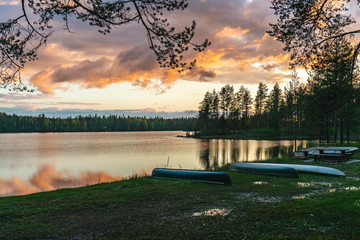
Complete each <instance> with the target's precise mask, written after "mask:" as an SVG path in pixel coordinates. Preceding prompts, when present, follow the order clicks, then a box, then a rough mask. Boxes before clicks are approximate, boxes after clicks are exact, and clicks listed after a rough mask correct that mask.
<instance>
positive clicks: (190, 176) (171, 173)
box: [152, 168, 231, 185]
mask: <svg viewBox="0 0 360 240" xmlns="http://www.w3.org/2000/svg"><path fill="white" fill-rule="evenodd" d="M152 176H153V177H157V178H164V179H176V180H193V181H198V182H207V183H217V184H226V185H229V184H231V179H230V177H229V175H228V174H227V173H225V172H213V171H201V170H186V169H168V168H154V170H153V171H152Z"/></svg>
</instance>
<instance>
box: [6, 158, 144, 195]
mask: <svg viewBox="0 0 360 240" xmlns="http://www.w3.org/2000/svg"><path fill="white" fill-rule="evenodd" d="M143 175H145V173H144V174H143ZM122 179H123V178H122V177H118V176H110V175H109V174H107V173H105V172H85V173H81V174H80V175H79V176H77V177H75V176H71V175H70V174H69V172H67V171H56V170H55V168H54V167H53V166H49V165H48V166H44V167H42V168H41V169H40V170H39V171H38V172H37V173H35V174H34V175H33V176H32V177H31V178H30V179H28V181H25V180H21V179H19V178H16V177H14V178H12V179H10V180H8V179H0V197H5V196H13V195H25V194H31V193H35V192H43V191H51V190H56V189H60V188H75V187H81V186H87V185H93V184H97V183H105V182H113V181H119V180H122Z"/></svg>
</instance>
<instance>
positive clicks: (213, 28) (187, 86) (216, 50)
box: [0, 0, 290, 117]
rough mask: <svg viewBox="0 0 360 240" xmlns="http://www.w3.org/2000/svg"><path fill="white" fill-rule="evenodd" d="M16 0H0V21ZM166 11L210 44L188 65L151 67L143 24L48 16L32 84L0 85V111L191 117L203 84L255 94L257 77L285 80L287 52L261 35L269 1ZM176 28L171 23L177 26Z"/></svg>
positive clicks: (14, 12)
mask: <svg viewBox="0 0 360 240" xmlns="http://www.w3.org/2000/svg"><path fill="white" fill-rule="evenodd" d="M19 3H20V1H18V0H1V1H0V20H1V21H6V20H7V19H8V18H13V17H16V16H18V15H19V11H20V10H21V7H20V5H19ZM169 16H170V22H171V23H173V24H174V25H176V26H179V27H181V26H185V25H187V26H190V25H191V21H192V20H195V21H196V22H197V29H196V33H195V41H196V40H198V41H197V42H201V41H202V40H204V39H205V38H208V39H209V40H210V41H211V42H212V45H211V46H210V47H209V48H207V49H206V51H204V52H203V53H194V52H191V53H190V57H192V58H196V59H197V66H196V68H195V69H194V70H192V71H191V72H186V73H183V74H178V73H176V72H174V71H172V70H169V69H163V68H159V65H158V64H157V62H156V60H155V56H154V53H153V52H152V51H151V50H150V49H149V47H148V43H147V40H146V33H145V30H144V28H143V27H142V26H141V25H139V24H137V23H133V24H129V25H125V26H123V27H121V28H118V29H114V30H113V32H112V33H111V34H110V35H106V36H103V35H101V34H100V33H98V32H97V29H96V28H94V27H91V26H88V24H86V23H82V22H79V21H75V20H72V21H70V29H71V31H73V32H74V33H69V32H67V31H66V30H64V29H63V28H64V24H63V23H62V22H60V21H59V22H55V23H54V26H55V30H56V31H55V32H54V33H53V35H52V37H51V38H50V40H49V41H48V44H47V46H46V47H44V48H42V49H41V51H40V54H39V60H38V61H36V62H32V63H31V64H29V65H27V66H26V68H25V69H24V71H23V72H22V76H23V78H24V79H25V80H27V81H29V82H30V83H31V84H32V85H33V86H34V87H35V88H36V89H37V90H36V91H35V92H34V93H10V92H9V91H7V90H3V89H1V90H0V112H6V113H9V114H12V113H16V114H21V115H38V114H41V113H44V114H45V115H48V116H68V115H79V114H81V115H88V114H95V113H98V114H110V113H116V114H123V113H124V114H125V115H140V116H143V115H145V116H155V115H162V116H165V117H172V116H191V115H194V114H196V111H198V106H199V102H200V101H201V100H202V98H203V96H204V94H205V93H206V91H209V90H212V89H214V88H215V89H216V90H220V88H221V87H222V86H224V85H225V84H227V83H229V84H232V85H234V87H235V90H236V91H238V89H239V87H240V86H241V85H242V84H243V85H245V86H246V87H248V88H249V89H250V90H251V93H252V97H253V98H254V97H255V93H256V89H257V85H258V84H259V82H265V83H266V84H267V85H269V88H270V89H271V88H272V85H273V84H274V83H275V82H279V83H281V84H285V83H286V82H287V81H289V77H290V72H289V70H288V60H289V55H288V54H287V53H286V52H284V51H282V47H283V46H282V44H281V43H278V42H276V41H275V40H274V39H273V38H272V37H270V36H269V35H268V34H266V31H267V30H269V29H270V27H269V23H270V22H272V23H274V22H275V21H276V17H275V16H274V14H273V11H272V10H271V9H270V1H269V0H252V1H251V0H248V1H245V0H244V1H238V0H236V1H228V0H224V1H219V0H190V1H189V7H188V8H187V9H185V11H177V12H174V13H172V14H171V15H169ZM180 29H181V28H179V30H180Z"/></svg>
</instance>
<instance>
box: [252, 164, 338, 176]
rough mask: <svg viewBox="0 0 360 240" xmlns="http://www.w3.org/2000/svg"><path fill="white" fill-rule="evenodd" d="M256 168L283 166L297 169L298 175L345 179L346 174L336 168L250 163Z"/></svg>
mask: <svg viewBox="0 0 360 240" xmlns="http://www.w3.org/2000/svg"><path fill="white" fill-rule="evenodd" d="M248 164H252V165H254V166H256V165H259V166H264V165H265V166H278V167H280V166H282V167H289V168H293V169H295V170H296V171H297V172H298V173H313V174H321V175H331V176H339V177H345V173H343V172H342V171H340V170H337V169H335V168H330V167H322V166H314V165H302V164H281V163H248Z"/></svg>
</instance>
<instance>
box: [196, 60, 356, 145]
mask: <svg viewBox="0 0 360 240" xmlns="http://www.w3.org/2000/svg"><path fill="white" fill-rule="evenodd" d="M342 60H343V58H342V59H339V58H338V59H333V62H332V64H329V62H328V63H327V65H326V68H321V67H316V68H314V71H313V72H312V73H311V75H310V76H309V79H308V80H307V82H300V81H299V77H298V75H297V72H296V70H293V71H292V77H291V81H289V82H288V83H287V85H286V86H285V87H284V89H281V88H280V86H279V84H278V83H276V84H275V85H274V86H273V88H272V90H271V91H270V92H269V87H268V86H267V85H266V84H265V83H262V82H260V83H259V85H258V89H257V92H256V96H255V98H252V96H251V94H250V91H249V90H248V89H247V88H245V87H244V86H243V85H242V86H241V87H240V89H239V90H238V91H235V89H234V87H233V86H231V85H229V84H227V85H225V86H224V87H222V88H221V90H220V91H218V92H217V91H216V90H215V89H214V90H213V91H212V92H210V91H208V92H207V93H206V94H205V96H204V98H203V100H202V101H201V103H200V106H199V119H198V125H197V126H198V128H199V132H198V133H197V135H199V136H210V135H211V136H214V135H224V134H226V135H244V136H249V134H250V136H257V137H279V138H287V139H296V138H298V137H301V138H307V139H309V138H313V139H319V140H320V141H322V140H324V141H326V142H337V141H340V142H344V141H348V142H349V141H350V140H352V139H359V130H360V121H359V114H360V102H359V96H360V94H359V90H360V88H359V84H358V80H357V77H355V76H352V78H351V79H352V80H351V81H349V76H346V74H349V71H347V69H346V68H347V67H350V66H351V64H348V63H347V62H345V61H342ZM346 64H348V65H346Z"/></svg>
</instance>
